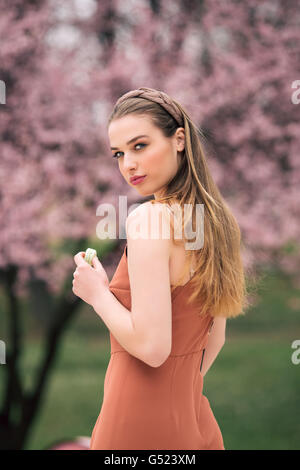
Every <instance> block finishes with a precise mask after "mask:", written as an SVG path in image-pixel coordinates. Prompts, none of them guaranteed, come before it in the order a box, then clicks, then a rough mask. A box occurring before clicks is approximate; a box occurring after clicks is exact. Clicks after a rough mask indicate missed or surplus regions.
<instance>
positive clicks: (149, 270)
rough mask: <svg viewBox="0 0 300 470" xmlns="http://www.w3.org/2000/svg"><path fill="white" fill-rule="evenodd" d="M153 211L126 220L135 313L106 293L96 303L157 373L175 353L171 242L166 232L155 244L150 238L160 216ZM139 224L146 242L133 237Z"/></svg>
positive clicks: (123, 343)
mask: <svg viewBox="0 0 300 470" xmlns="http://www.w3.org/2000/svg"><path fill="white" fill-rule="evenodd" d="M152 207H153V206H149V204H147V203H146V204H143V205H142V206H139V208H138V210H135V211H134V214H132V213H130V215H129V216H128V218H127V220H126V233H127V246H128V260H127V263H128V274H129V281H130V290H131V311H129V310H128V309H127V308H125V307H124V306H123V305H122V304H121V303H120V302H119V301H118V300H117V298H116V297H115V296H114V295H113V293H112V292H111V291H110V290H108V289H107V290H106V291H104V292H103V293H101V295H100V294H99V296H98V297H97V298H96V299H95V302H94V305H93V308H94V310H95V311H96V313H97V314H98V315H99V316H100V317H101V318H102V320H103V322H104V323H105V324H106V326H107V328H108V329H109V330H110V332H111V333H112V334H113V336H114V337H115V338H116V340H117V341H118V342H119V343H120V344H121V346H122V347H123V348H124V349H126V350H127V351H128V352H129V353H130V354H131V355H133V356H135V357H137V358H138V359H140V360H142V361H143V362H145V363H146V364H148V365H150V366H152V367H159V366H160V365H161V364H162V363H163V362H164V361H165V360H166V359H167V357H168V356H169V354H170V352H171V347H172V303H171V301H172V299H171V292H170V273H169V258H170V240H169V239H168V238H167V239H164V238H163V236H162V233H161V229H162V227H159V228H158V233H156V234H154V235H156V238H153V239H152V238H151V237H150V238H149V237H148V228H149V225H150V224H149V223H148V222H149V220H148V218H149V217H150V215H151V214H152V215H153V216H154V215H155V211H157V209H156V208H155V207H154V208H153V209H152ZM148 209H149V212H148ZM129 221H130V223H129ZM163 221H165V222H166V223H167V220H165V219H164V218H163ZM151 223H152V219H151ZM136 224H137V226H140V227H146V229H147V230H145V232H144V234H145V235H146V236H145V237H144V238H140V237H137V238H136V237H135V236H133V234H132V233H131V232H132V231H133V228H134V227H135V226H136ZM129 228H130V229H129ZM137 232H139V230H137Z"/></svg>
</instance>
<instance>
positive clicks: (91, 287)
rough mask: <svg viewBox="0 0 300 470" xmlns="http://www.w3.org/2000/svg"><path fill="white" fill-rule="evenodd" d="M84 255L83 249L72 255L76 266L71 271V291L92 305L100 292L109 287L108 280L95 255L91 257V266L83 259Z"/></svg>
mask: <svg viewBox="0 0 300 470" xmlns="http://www.w3.org/2000/svg"><path fill="white" fill-rule="evenodd" d="M84 256H85V252H84V251H80V252H79V253H77V254H76V255H75V256H74V261H75V263H76V265H77V268H76V269H75V271H74V273H73V282H72V284H73V288H72V291H73V292H74V294H75V295H77V296H78V297H80V298H81V299H82V300H84V301H85V302H86V303H88V304H90V305H91V306H93V305H94V303H95V300H96V299H97V298H99V296H101V293H103V292H104V291H105V290H108V289H109V287H108V286H109V280H108V277H107V274H106V271H105V269H104V268H103V266H102V264H101V263H100V261H99V259H98V257H97V256H94V257H93V260H92V266H93V267H92V266H90V265H89V264H88V263H87V262H86V261H85V260H84Z"/></svg>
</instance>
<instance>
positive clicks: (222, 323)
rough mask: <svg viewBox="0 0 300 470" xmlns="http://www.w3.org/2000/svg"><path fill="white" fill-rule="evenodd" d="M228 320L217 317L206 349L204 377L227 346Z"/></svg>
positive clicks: (202, 370) (203, 364) (203, 365)
mask: <svg viewBox="0 0 300 470" xmlns="http://www.w3.org/2000/svg"><path fill="white" fill-rule="evenodd" d="M226 320H227V319H226V318H225V317H215V318H214V323H213V326H212V329H211V331H210V334H209V337H208V342H207V345H206V348H205V353H204V358H203V362H202V368H201V374H202V376H203V377H204V376H205V374H206V372H207V371H208V370H209V368H210V367H211V366H212V364H213V362H214V361H215V359H216V357H217V355H218V354H219V352H220V351H221V349H222V348H223V346H224V344H225V330H226Z"/></svg>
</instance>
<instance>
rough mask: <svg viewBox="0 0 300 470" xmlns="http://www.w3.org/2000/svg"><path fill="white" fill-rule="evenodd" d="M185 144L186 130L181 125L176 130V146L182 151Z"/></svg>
mask: <svg viewBox="0 0 300 470" xmlns="http://www.w3.org/2000/svg"><path fill="white" fill-rule="evenodd" d="M184 144H185V132H184V128H183V127H179V128H178V129H177V130H176V146H177V151H178V152H182V151H183V150H184Z"/></svg>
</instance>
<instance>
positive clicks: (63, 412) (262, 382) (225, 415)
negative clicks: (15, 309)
mask: <svg viewBox="0 0 300 470" xmlns="http://www.w3.org/2000/svg"><path fill="white" fill-rule="evenodd" d="M259 295H260V300H259V303H258V304H257V305H256V306H255V307H254V308H253V309H252V310H251V311H249V312H248V313H247V314H246V315H245V316H240V317H238V318H236V319H232V320H228V321H227V328H226V343H225V345H224V347H223V349H222V350H221V352H220V354H219V356H218V357H217V359H216V361H215V363H214V364H213V365H212V367H211V369H210V370H209V371H208V373H207V374H206V376H205V379H204V388H203V393H204V394H205V396H207V398H208V399H209V402H210V404H211V407H212V410H213V413H214V415H215V417H216V419H217V422H218V424H219V426H220V429H221V431H222V435H223V439H224V445H225V448H226V449H289V450H292V449H299V448H300V445H299V443H300V423H299V411H300V402H299V390H300V364H299V365H298V366H297V365H294V364H293V363H292V361H291V355H292V353H293V352H294V350H293V349H292V348H291V344H292V342H293V341H294V340H295V339H300V322H299V320H298V318H299V307H298V309H297V308H296V307H297V302H298V301H297V300H296V301H295V299H300V290H299V289H295V288H293V287H292V284H291V282H290V281H289V279H288V278H287V277H285V276H283V275H280V274H279V273H276V272H270V273H269V274H268V275H267V277H266V278H265V280H264V282H263V286H262V289H261V290H260V292H259ZM291 299H293V303H292V302H291ZM295 305H296V307H295ZM298 305H299V302H298ZM25 323H26V322H25ZM27 323H29V321H28V322H27ZM26 331H27V332H28V335H27V339H26V349H25V353H24V354H23V355H22V373H23V375H24V378H25V380H26V387H30V385H31V383H32V376H33V372H34V370H35V366H36V365H37V364H38V361H39V357H40V352H41V349H40V348H41V345H42V342H41V341H42V338H41V337H39V335H37V334H36V333H34V331H33V330H30V329H29V328H26ZM30 331H31V333H29V332H30ZM109 353H110V346H109V334H108V331H107V329H106V327H105V325H103V323H102V321H101V319H100V318H99V317H98V316H97V315H96V314H95V313H94V312H93V310H92V309H91V308H90V307H88V306H84V305H83V307H82V309H81V311H80V313H79V315H78V316H77V318H76V319H75V320H74V321H73V323H72V325H70V327H69V329H68V331H67V333H66V335H65V336H64V339H63V343H62V345H61V348H60V349H59V352H58V356H57V359H56V363H55V368H54V370H53V371H52V373H51V375H50V377H49V382H48V384H47V389H46V394H45V396H44V399H43V403H42V406H41V410H40V413H39V415H38V418H37V420H36V422H35V423H34V425H33V427H32V430H31V434H30V437H29V440H28V443H27V445H26V449H43V448H45V447H47V446H48V445H49V444H51V443H52V442H53V441H58V440H60V439H63V438H66V437H67V438H68V437H73V436H78V435H82V436H90V435H91V432H92V429H93V426H94V424H95V422H96V419H97V417H98V414H99V411H100V408H101V404H102V397H103V382H104V377H105V371H106V367H107V364H108V361H109ZM1 367H2V368H3V367H5V366H1ZM2 371H3V370H0V372H1V373H2ZM1 382H2V380H1V377H0V393H1Z"/></svg>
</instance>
